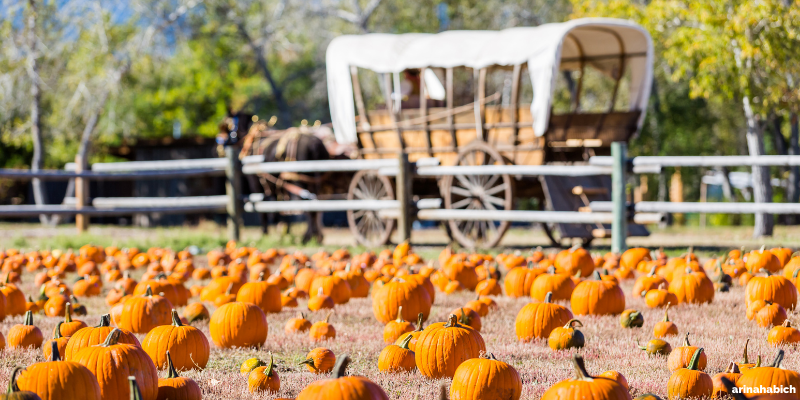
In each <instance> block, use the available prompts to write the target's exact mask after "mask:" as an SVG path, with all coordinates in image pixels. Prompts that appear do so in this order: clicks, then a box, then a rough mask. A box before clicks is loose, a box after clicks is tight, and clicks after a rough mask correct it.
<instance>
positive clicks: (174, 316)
mask: <svg viewBox="0 0 800 400" xmlns="http://www.w3.org/2000/svg"><path fill="white" fill-rule="evenodd" d="M172 326H183V322H181V317H180V316H179V315H178V310H176V309H174V308H173V309H172Z"/></svg>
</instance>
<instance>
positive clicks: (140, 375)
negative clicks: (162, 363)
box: [74, 329, 158, 399]
mask: <svg viewBox="0 0 800 400" xmlns="http://www.w3.org/2000/svg"><path fill="white" fill-rule="evenodd" d="M121 334H122V331H120V330H119V329H114V330H113V331H111V333H109V334H108V337H106V340H105V341H104V342H103V343H101V344H99V345H96V346H91V347H85V348H83V349H82V350H80V351H79V352H78V353H77V354H75V357H74V361H75V362H77V363H79V364H82V365H83V366H85V367H86V368H88V369H89V371H92V373H94V374H95V376H97V382H98V383H99V384H100V392H101V393H102V395H103V398H104V399H124V398H127V397H129V396H130V389H129V388H128V386H127V385H125V382H126V381H127V379H128V376H129V375H133V376H135V377H136V381H137V382H138V383H139V389H140V390H141V392H142V398H143V399H155V398H156V397H157V396H158V371H157V370H156V366H155V365H153V361H152V360H151V359H150V357H149V356H148V355H147V353H145V352H144V350H142V348H141V347H138V346H134V345H131V344H127V343H120V342H119V338H120V335H121Z"/></svg>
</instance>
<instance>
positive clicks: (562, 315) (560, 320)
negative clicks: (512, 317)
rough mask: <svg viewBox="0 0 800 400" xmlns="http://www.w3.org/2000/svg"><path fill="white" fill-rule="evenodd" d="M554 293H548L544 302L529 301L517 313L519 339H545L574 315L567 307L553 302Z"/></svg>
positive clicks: (516, 326) (515, 324) (516, 322)
mask: <svg viewBox="0 0 800 400" xmlns="http://www.w3.org/2000/svg"><path fill="white" fill-rule="evenodd" d="M551 299H552V295H551V294H549V293H548V295H547V296H545V298H544V302H541V303H538V302H534V303H528V304H526V305H525V306H524V307H522V309H521V310H519V313H517V319H516V321H515V322H514V327H515V329H516V333H517V339H519V340H521V341H530V340H532V339H544V338H547V337H549V336H550V332H551V331H552V330H553V329H555V328H557V327H559V326H563V325H564V324H566V323H567V321H569V320H571V319H572V317H573V315H572V312H571V311H570V310H568V309H567V308H566V307H564V306H562V305H559V304H553V303H551Z"/></svg>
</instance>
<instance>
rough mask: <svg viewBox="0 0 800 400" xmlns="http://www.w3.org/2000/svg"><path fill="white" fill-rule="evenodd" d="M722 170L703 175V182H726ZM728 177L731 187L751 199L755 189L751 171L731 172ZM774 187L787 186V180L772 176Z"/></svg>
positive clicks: (711, 184)
mask: <svg viewBox="0 0 800 400" xmlns="http://www.w3.org/2000/svg"><path fill="white" fill-rule="evenodd" d="M724 179H725V178H724V177H723V175H722V172H721V171H710V172H708V173H707V174H706V175H704V176H703V179H702V180H701V183H702V184H703V185H708V186H720V187H722V185H723V183H724ZM728 179H729V180H730V182H731V189H738V190H739V191H740V192H742V196H743V197H744V199H745V200H746V201H750V199H751V197H752V191H753V176H752V174H750V173H749V172H729V173H728ZM770 182H771V183H772V186H773V187H786V184H787V183H786V180H785V179H779V178H772V180H771V181H770Z"/></svg>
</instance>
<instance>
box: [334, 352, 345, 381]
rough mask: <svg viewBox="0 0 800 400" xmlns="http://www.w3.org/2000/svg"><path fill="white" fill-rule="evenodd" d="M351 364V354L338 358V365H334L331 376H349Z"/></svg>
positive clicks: (336, 377) (335, 377) (337, 377)
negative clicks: (348, 371) (348, 368)
mask: <svg viewBox="0 0 800 400" xmlns="http://www.w3.org/2000/svg"><path fill="white" fill-rule="evenodd" d="M348 365H350V356H349V355H347V354H345V355H344V356H342V357H339V358H338V359H337V360H336V365H334V366H333V372H332V373H331V378H333V379H339V378H343V377H345V376H347V366H348Z"/></svg>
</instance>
